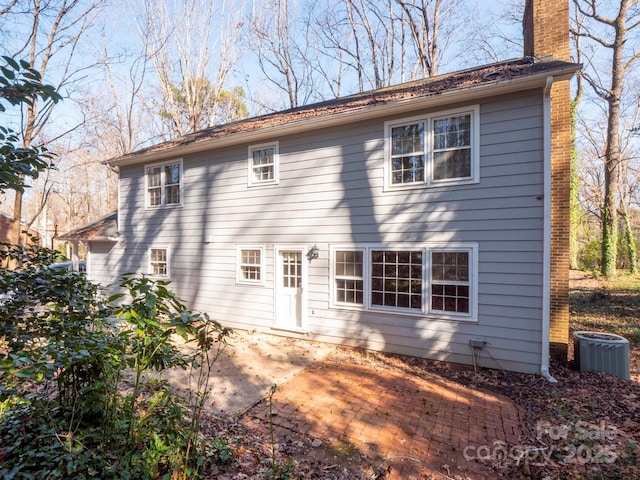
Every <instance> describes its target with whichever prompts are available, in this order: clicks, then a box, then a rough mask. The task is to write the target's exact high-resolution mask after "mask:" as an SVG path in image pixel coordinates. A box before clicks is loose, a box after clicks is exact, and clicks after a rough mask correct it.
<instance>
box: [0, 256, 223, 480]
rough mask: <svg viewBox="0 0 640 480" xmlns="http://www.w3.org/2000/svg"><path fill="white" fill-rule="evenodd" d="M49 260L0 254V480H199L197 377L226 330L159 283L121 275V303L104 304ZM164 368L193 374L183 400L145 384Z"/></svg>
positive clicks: (201, 393)
mask: <svg viewBox="0 0 640 480" xmlns="http://www.w3.org/2000/svg"><path fill="white" fill-rule="evenodd" d="M56 256H57V252H55V251H53V250H48V249H43V248H39V247H36V246H28V247H21V246H13V245H7V244H2V245H0V261H1V262H2V263H3V264H7V263H11V264H15V265H17V268H16V269H15V270H11V271H10V270H7V269H1V270H0V438H1V439H2V443H0V476H1V477H2V478H7V479H26V478H44V479H49V478H113V479H126V478H136V479H138V478H140V479H145V478H149V479H152V478H198V476H199V472H200V471H201V469H202V467H203V466H204V465H205V463H206V460H207V449H208V448H210V447H209V446H208V445H207V442H206V441H205V440H204V438H203V436H202V435H201V433H200V415H201V414H202V410H203V408H204V401H205V399H206V397H207V395H208V385H207V381H208V369H209V370H210V369H211V367H212V364H213V362H215V360H216V359H217V356H218V355H219V354H220V352H221V351H222V349H223V348H224V346H225V345H226V337H227V336H228V335H229V334H230V331H229V330H227V329H225V328H223V327H222V326H221V325H220V324H219V323H218V322H215V321H213V320H211V319H209V317H208V316H206V315H200V314H197V313H192V312H189V311H188V310H187V309H186V308H185V306H184V304H183V303H182V302H181V301H180V300H179V299H178V298H177V297H176V296H175V294H173V293H172V292H171V291H170V290H169V288H168V284H167V282H162V281H155V280H153V279H150V278H149V277H146V276H144V275H136V274H130V275H125V276H124V277H123V278H122V281H121V282H120V288H121V289H122V290H124V291H125V292H126V295H125V294H119V295H115V296H113V297H110V298H105V296H104V294H103V292H102V291H101V289H100V288H99V287H98V286H97V285H95V284H93V283H92V282H90V281H88V280H87V278H86V276H85V275H84V274H79V273H76V272H69V271H67V270H66V269H62V268H55V267H52V266H51V264H52V263H53V262H54V261H55V260H56ZM7 260H12V262H7ZM116 300H118V301H120V302H121V304H119V305H117V306H116V305H115V303H114V302H115V301H116ZM176 337H182V341H183V342H185V343H193V344H194V345H195V348H192V349H184V348H181V347H180V346H179V345H178V344H177V342H176V341H175V339H176ZM174 367H179V368H190V369H193V370H194V371H197V372H198V375H199V377H198V378H199V381H198V383H197V387H196V391H195V392H192V393H191V395H190V396H188V397H187V399H184V398H179V397H178V396H177V395H176V394H175V393H174V392H173V390H172V389H171V388H169V386H168V385H167V383H166V382H163V381H161V380H159V379H158V377H157V376H154V375H148V374H149V373H152V372H161V371H163V370H165V369H167V368H174ZM212 458H215V457H212Z"/></svg>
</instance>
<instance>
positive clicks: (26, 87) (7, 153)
mask: <svg viewBox="0 0 640 480" xmlns="http://www.w3.org/2000/svg"><path fill="white" fill-rule="evenodd" d="M2 60H3V62H4V65H0V113H3V112H4V111H5V110H6V107H5V105H4V103H3V101H6V102H7V103H9V104H10V105H13V106H17V105H22V104H26V105H33V102H34V100H35V99H36V98H41V99H42V100H50V101H52V102H53V103H57V102H58V101H60V100H61V99H62V97H61V96H60V94H59V93H58V92H56V90H55V89H54V87H52V86H51V85H46V84H43V83H42V77H41V76H40V72H38V71H37V70H35V69H33V68H31V65H30V64H29V62H28V61H26V60H20V61H17V60H15V59H13V58H11V57H7V56H3V57H2ZM54 157H55V155H54V154H53V153H52V152H50V151H49V150H47V148H46V147H43V146H23V145H20V135H19V134H18V132H16V131H15V130H13V129H11V128H9V127H7V126H5V125H0V193H2V192H4V191H5V190H7V189H9V190H18V191H24V187H25V177H32V178H37V177H38V174H39V173H40V172H42V171H43V170H45V169H47V168H51V166H52V163H51V162H52V161H53V158H54Z"/></svg>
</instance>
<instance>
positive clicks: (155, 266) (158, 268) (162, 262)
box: [148, 247, 169, 277]
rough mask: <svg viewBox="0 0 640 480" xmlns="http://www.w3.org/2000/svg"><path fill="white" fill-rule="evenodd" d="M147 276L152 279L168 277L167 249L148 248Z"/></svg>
mask: <svg viewBox="0 0 640 480" xmlns="http://www.w3.org/2000/svg"><path fill="white" fill-rule="evenodd" d="M148 271H149V274H150V275H153V276H154V277H168V276H169V249H168V248H164V247H163V248H150V249H149V269H148Z"/></svg>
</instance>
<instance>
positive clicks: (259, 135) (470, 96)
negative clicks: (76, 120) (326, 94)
mask: <svg viewBox="0 0 640 480" xmlns="http://www.w3.org/2000/svg"><path fill="white" fill-rule="evenodd" d="M575 71H576V70H575V68H573V67H567V68H564V69H559V70H556V71H555V72H553V73H550V72H541V73H539V74H534V75H527V76H523V77H517V78H514V79H507V80H497V81H495V82H489V83H483V84H481V85H471V86H469V87H464V88H456V89H453V90H448V91H444V92H442V93H432V94H429V95H425V96H421V97H420V96H417V97H407V98H403V99H400V100H393V101H389V102H386V103H382V104H374V105H367V106H363V107H355V108H345V110H344V111H343V112H338V113H331V114H326V115H323V114H320V115H318V116H316V117H310V118H305V119H301V120H293V121H291V122H287V123H284V124H281V125H274V126H271V127H260V128H257V129H255V130H248V131H246V132H238V133H234V134H231V135H226V136H221V137H213V138H210V139H206V140H201V141H196V142H193V143H191V144H187V145H176V146H174V147H168V148H166V149H162V150H156V151H150V152H147V153H141V154H139V155H133V156H130V157H125V158H121V159H112V160H106V161H104V162H103V163H105V164H106V165H110V166H113V167H121V166H128V165H136V164H140V163H148V162H154V161H160V160H165V159H167V158H175V157H176V156H181V157H183V156H186V155H191V154H196V153H201V152H205V151H210V150H214V149H218V148H223V147H229V146H233V145H238V144H246V143H255V142H260V141H265V140H267V139H273V138H277V137H282V136H284V135H292V134H296V133H300V132H305V131H310V130H317V129H320V128H326V127H332V126H338V125H344V124H349V123H353V122H357V121H359V120H365V119H372V118H376V117H388V116H391V115H396V114H402V113H406V112H409V111H413V110H417V109H421V108H437V107H440V106H443V105H451V104H453V103H460V102H477V101H478V100H479V99H481V98H486V97H492V96H494V95H505V94H509V93H513V92H518V91H524V90H529V89H533V88H543V87H544V86H545V85H546V81H547V78H548V77H549V76H550V75H552V76H553V77H554V78H555V80H556V81H558V80H564V79H569V78H571V77H572V76H573V75H574V73H575Z"/></svg>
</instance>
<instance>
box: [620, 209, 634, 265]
mask: <svg viewBox="0 0 640 480" xmlns="http://www.w3.org/2000/svg"><path fill="white" fill-rule="evenodd" d="M620 214H621V215H622V220H623V222H624V240H625V246H626V247H627V254H628V256H629V272H630V273H633V274H635V273H636V271H637V269H638V268H637V266H638V252H637V251H636V241H635V238H634V236H633V229H632V228H631V222H630V221H629V214H628V213H627V207H626V206H625V205H624V203H623V204H622V206H621V212H620Z"/></svg>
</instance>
